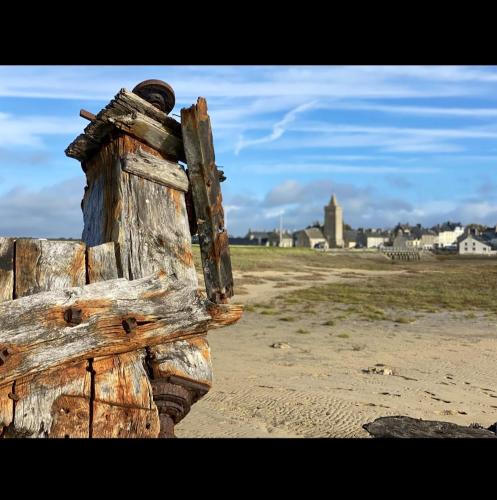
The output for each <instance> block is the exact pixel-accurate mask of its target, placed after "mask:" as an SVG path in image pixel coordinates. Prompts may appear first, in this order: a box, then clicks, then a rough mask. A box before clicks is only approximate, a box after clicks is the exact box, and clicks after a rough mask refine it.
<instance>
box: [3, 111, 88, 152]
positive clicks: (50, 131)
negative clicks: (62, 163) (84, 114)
mask: <svg viewBox="0 0 497 500" xmlns="http://www.w3.org/2000/svg"><path fill="white" fill-rule="evenodd" d="M81 128H82V127H81V122H80V120H79V119H77V118H63V117H56V116H41V115H34V116H17V115H12V114H8V113H2V112H0V146H1V147H3V148H13V147H19V146H27V147H31V148H43V146H44V142H43V136H46V135H66V134H75V135H76V134H78V133H80V132H81Z"/></svg>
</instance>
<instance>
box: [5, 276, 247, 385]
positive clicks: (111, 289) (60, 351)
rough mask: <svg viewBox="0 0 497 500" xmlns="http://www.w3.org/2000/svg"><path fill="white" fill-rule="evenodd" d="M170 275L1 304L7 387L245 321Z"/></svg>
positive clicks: (110, 282)
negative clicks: (87, 361)
mask: <svg viewBox="0 0 497 500" xmlns="http://www.w3.org/2000/svg"><path fill="white" fill-rule="evenodd" d="M209 306H210V304H209V303H208V302H207V301H205V300H204V299H201V298H200V296H199V294H198V290H197V289H196V288H191V287H188V286H185V285H184V283H182V282H181V281H178V279H176V278H174V276H167V275H166V274H165V273H158V274H157V275H154V276H151V277H148V278H142V279H139V280H134V281H128V280H126V279H123V278H120V279H117V280H110V281H103V282H100V283H94V284H91V285H87V286H84V287H74V288H70V289H66V290H64V291H50V292H43V293H38V294H35V295H31V296H28V297H23V298H22V299H18V300H14V301H7V302H2V303H1V304H0V346H1V349H2V350H7V351H8V355H7V356H6V359H5V361H4V362H3V364H2V365H1V366H0V378H1V380H2V381H3V382H2V385H4V384H7V383H9V382H11V381H13V380H15V379H16V378H19V377H20V376H25V375H29V374H33V373H37V372H40V371H43V370H46V369H48V368H52V367H54V366H58V365H62V364H65V363H68V362H70V361H77V360H82V359H85V358H91V357H95V356H104V355H109V354H117V353H122V352H128V351H133V350H135V349H139V348H141V347H144V346H146V345H157V344H160V343H164V342H167V341H171V340H173V339H175V340H178V339H183V338H187V337H189V336H193V335H199V334H201V333H203V332H206V331H207V330H208V329H209V327H210V325H215V324H216V323H221V324H225V323H226V313H227V312H228V314H227V316H228V317H229V318H230V321H236V320H237V319H239V316H240V315H239V314H238V315H237V314H235V315H233V314H230V311H229V307H228V306H226V307H225V308H224V309H221V310H220V309H219V308H214V309H212V312H211V311H210V308H209Z"/></svg>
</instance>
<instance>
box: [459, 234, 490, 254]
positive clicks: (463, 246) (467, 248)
mask: <svg viewBox="0 0 497 500" xmlns="http://www.w3.org/2000/svg"><path fill="white" fill-rule="evenodd" d="M459 255H488V256H492V255H497V246H494V245H492V243H490V241H488V240H484V239H483V238H481V237H480V236H475V235H474V234H468V235H467V236H466V237H463V238H461V239H460V240H459Z"/></svg>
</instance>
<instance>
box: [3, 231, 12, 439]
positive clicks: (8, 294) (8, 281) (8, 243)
mask: <svg viewBox="0 0 497 500" xmlns="http://www.w3.org/2000/svg"><path fill="white" fill-rule="evenodd" d="M14 244H15V240H14V238H3V237H2V238H0V302H3V301H4V300H12V299H13V295H14ZM13 390H14V384H9V385H6V386H3V387H0V436H1V435H2V433H3V430H4V428H5V427H7V426H8V425H9V424H10V423H11V422H12V419H13V417H14V401H13V400H12V399H11V398H10V397H9V394H12V392H13Z"/></svg>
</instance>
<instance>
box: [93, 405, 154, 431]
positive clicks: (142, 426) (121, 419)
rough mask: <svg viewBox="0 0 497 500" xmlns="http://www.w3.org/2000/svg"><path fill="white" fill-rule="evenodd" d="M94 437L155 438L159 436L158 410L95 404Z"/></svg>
mask: <svg viewBox="0 0 497 500" xmlns="http://www.w3.org/2000/svg"><path fill="white" fill-rule="evenodd" d="M93 419H94V421H93V437H100V438H155V437H157V436H158V434H159V430H160V424H159V413H158V411H157V408H156V407H155V408H153V409H149V408H139V407H137V406H125V405H118V404H109V403H104V402H101V401H95V402H94V410H93Z"/></svg>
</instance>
